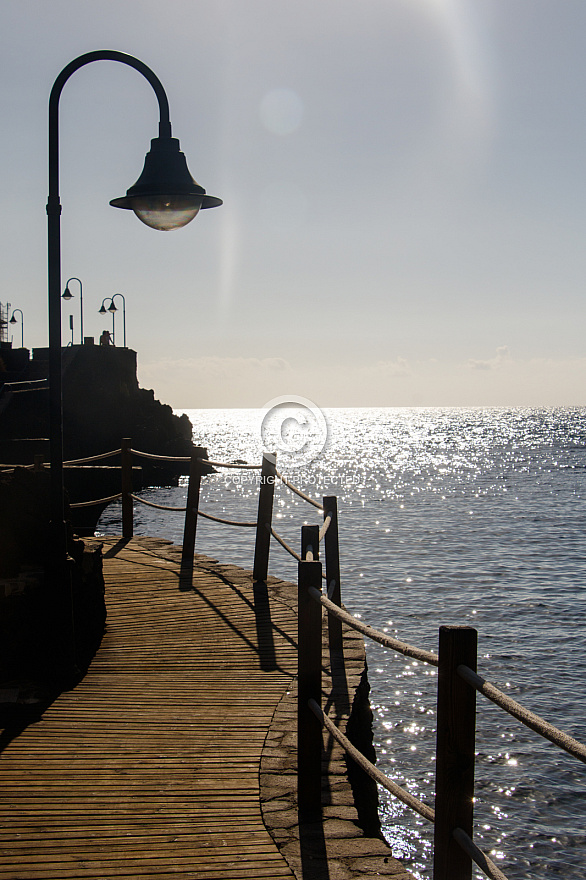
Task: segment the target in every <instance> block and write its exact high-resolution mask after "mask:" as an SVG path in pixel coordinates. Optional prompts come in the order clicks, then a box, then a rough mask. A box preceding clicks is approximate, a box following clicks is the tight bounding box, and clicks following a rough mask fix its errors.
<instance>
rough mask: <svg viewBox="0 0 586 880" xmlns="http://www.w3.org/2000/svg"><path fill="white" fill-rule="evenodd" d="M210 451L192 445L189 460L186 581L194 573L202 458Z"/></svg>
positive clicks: (184, 558) (183, 574)
mask: <svg viewBox="0 0 586 880" xmlns="http://www.w3.org/2000/svg"><path fill="white" fill-rule="evenodd" d="M207 457H208V451H207V449H206V448H205V446H192V447H191V460H190V462H189V483H188V486H187V501H186V502H185V525H184V527H183V549H182V552H181V579H182V581H185V579H186V577H187V576H189V580H190V581H191V575H192V574H193V554H194V552H195V534H196V532H197V514H198V511H199V491H200V488H201V475H202V472H203V467H202V464H201V462H200V461H199V459H200V458H203V459H207Z"/></svg>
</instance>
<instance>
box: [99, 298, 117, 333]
mask: <svg viewBox="0 0 586 880" xmlns="http://www.w3.org/2000/svg"><path fill="white" fill-rule="evenodd" d="M107 299H108V297H107V296H105V297H104V299H103V300H102V305H101V306H100V308H99V309H98V314H99V315H107V314H108V312H112V344H114V343H115V342H116V335H115V332H114V330H115V328H114V312H115V311H116V309H114V311H112V310H111V309H110V308H109V307H108V308H106V306H105V305H104V303H105V302H106V300H107ZM111 301H112V300H110V302H111Z"/></svg>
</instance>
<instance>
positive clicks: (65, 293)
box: [61, 278, 83, 345]
mask: <svg viewBox="0 0 586 880" xmlns="http://www.w3.org/2000/svg"><path fill="white" fill-rule="evenodd" d="M70 281H77V283H78V284H79V305H80V319H81V320H80V325H81V344H82V345H83V287H82V284H81V281H80V280H79V278H68V279H67V283H66V284H65V290H64V291H63V293H62V294H61V299H64V300H66V301H69V300H70V299H73V294H72V292H71V291H70V289H69V282H70ZM71 344H72V345H73V341H72V343H71Z"/></svg>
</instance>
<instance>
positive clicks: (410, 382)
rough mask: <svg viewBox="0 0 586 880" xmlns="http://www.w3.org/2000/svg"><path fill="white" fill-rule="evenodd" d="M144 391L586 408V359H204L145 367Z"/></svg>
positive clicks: (227, 401)
mask: <svg viewBox="0 0 586 880" xmlns="http://www.w3.org/2000/svg"><path fill="white" fill-rule="evenodd" d="M139 379H140V383H141V385H142V386H143V387H152V388H154V389H155V394H156V396H157V397H158V398H159V399H160V400H162V401H164V402H165V403H169V404H171V406H174V407H176V408H181V409H190V408H192V409H197V408H201V409H208V408H209V409H216V408H224V407H262V406H263V405H264V404H265V403H266V402H267V401H269V400H272V399H273V398H275V397H279V396H282V395H297V396H301V397H306V398H308V399H309V400H312V401H314V402H315V403H316V404H317V405H318V406H320V407H332V406H570V405H582V404H584V403H586V400H585V398H586V390H585V389H586V357H582V358H566V359H563V360H554V359H551V358H545V357H534V358H528V359H525V360H522V359H519V358H514V357H513V356H512V355H511V353H510V351H509V349H508V348H507V346H500V347H499V348H498V349H496V351H495V355H494V357H492V358H489V359H484V360H483V359H481V358H471V359H469V360H468V361H440V360H438V359H435V358H429V359H427V360H407V359H406V358H403V357H398V358H396V359H394V360H378V361H366V360H364V359H360V360H358V359H351V358H348V359H347V360H346V361H345V362H344V363H337V364H335V365H332V364H331V363H330V362H329V361H328V360H327V359H319V358H318V356H317V355H316V356H315V359H313V358H310V357H307V356H302V355H299V356H298V357H294V356H290V357H289V358H288V359H285V358H281V357H270V358H256V357H250V358H246V357H215V356H212V357H200V358H185V359H177V360H173V359H171V358H165V359H161V360H160V361H158V362H151V363H149V364H141V365H139Z"/></svg>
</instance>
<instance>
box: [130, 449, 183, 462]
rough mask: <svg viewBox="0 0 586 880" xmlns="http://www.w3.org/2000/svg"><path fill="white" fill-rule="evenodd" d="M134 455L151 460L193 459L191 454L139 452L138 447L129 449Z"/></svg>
mask: <svg viewBox="0 0 586 880" xmlns="http://www.w3.org/2000/svg"><path fill="white" fill-rule="evenodd" d="M129 451H130V452H131V453H132V454H133V455H138V457H139V458H149V459H151V461H186V462H188V461H191V457H190V456H189V455H155V454H154V452H139V450H138V449H130V450H129Z"/></svg>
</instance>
